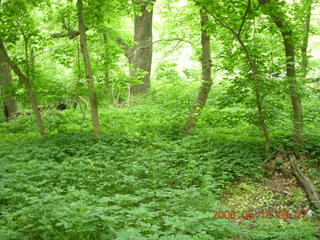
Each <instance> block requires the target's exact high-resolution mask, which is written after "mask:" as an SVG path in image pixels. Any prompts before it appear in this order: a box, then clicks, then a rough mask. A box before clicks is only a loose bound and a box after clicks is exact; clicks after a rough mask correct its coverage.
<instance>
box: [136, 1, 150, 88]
mask: <svg viewBox="0 0 320 240" xmlns="http://www.w3.org/2000/svg"><path fill="white" fill-rule="evenodd" d="M153 2H155V0H151V1H146V2H145V1H141V0H140V1H138V2H137V3H136V4H139V5H140V4H142V6H141V14H136V15H135V17H134V42H135V44H136V46H135V47H134V56H133V69H134V75H135V76H136V75H140V74H139V72H141V71H143V72H144V73H145V74H143V77H140V78H139V80H141V81H142V82H143V84H137V85H133V86H131V93H132V94H141V93H146V92H148V90H149V88H150V74H151V64H152V18H153V7H151V9H148V6H149V5H150V4H153Z"/></svg>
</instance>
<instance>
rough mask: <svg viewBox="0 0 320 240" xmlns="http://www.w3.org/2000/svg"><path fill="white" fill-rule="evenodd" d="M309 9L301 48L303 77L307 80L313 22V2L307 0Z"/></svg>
mask: <svg viewBox="0 0 320 240" xmlns="http://www.w3.org/2000/svg"><path fill="white" fill-rule="evenodd" d="M306 4H307V6H306V7H307V9H306V16H305V20H304V21H305V22H304V28H303V31H304V36H303V42H302V47H301V58H302V59H301V77H302V78H305V77H306V76H307V71H308V52H307V51H308V43H309V33H310V20H311V9H312V1H311V0H306Z"/></svg>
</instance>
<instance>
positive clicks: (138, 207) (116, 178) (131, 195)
mask: <svg viewBox="0 0 320 240" xmlns="http://www.w3.org/2000/svg"><path fill="white" fill-rule="evenodd" d="M191 97H193V96H190V97H189V98H186V99H184V98H181V99H180V100H179V101H180V104H181V105H183V107H181V106H180V107H181V109H184V110H181V111H180V112H179V111H177V110H176V108H175V104H176V103H177V102H176V101H175V100H174V96H172V99H171V97H170V96H167V99H166V101H163V97H161V96H160V97H157V96H152V97H150V98H151V100H150V101H149V102H146V103H144V104H142V105H138V104H137V105H134V106H131V107H124V108H114V107H112V106H105V107H104V108H102V110H101V123H102V126H103V128H104V132H105V134H104V136H103V137H102V138H100V139H95V138H94V137H92V136H91V132H90V127H89V126H90V119H89V117H88V115H85V116H83V115H82V114H81V112H78V111H73V110H67V111H65V112H52V113H47V114H45V122H46V126H47V129H49V131H50V138H49V140H47V141H43V140H42V139H39V137H38V136H37V135H36V129H35V128H34V126H33V124H32V117H21V118H20V119H18V120H16V121H14V122H12V123H5V124H4V123H3V124H2V125H1V126H0V132H1V134H2V137H1V139H0V142H1V145H2V148H1V150H0V179H1V181H0V207H1V211H0V239H6V240H7V239H8V240H9V239H19V240H22V239H57V240H60V239H70V240H71V239H80V240H81V239H119V240H125V239H128V240H129V239H141V240H143V239H168V240H169V239H170V240H173V239H176V240H178V239H179V240H187V239H199V240H200V239H201V240H204V239H208V240H209V239H316V237H315V231H316V228H315V223H314V222H312V221H305V220H296V221H292V222H290V223H288V224H281V223H279V222H277V221H276V220H275V221H259V222H256V223H255V224H254V226H252V224H251V225H250V224H238V223H236V222H230V221H229V220H226V219H219V220H213V219H211V217H212V211H214V210H225V208H226V207H225V206H223V205H222V204H221V202H220V200H221V198H222V196H223V194H224V193H225V190H226V189H227V188H228V187H229V186H230V185H231V184H235V183H237V182H239V181H240V180H245V181H254V182H258V181H260V179H261V177H262V174H263V172H262V170H261V168H260V164H261V163H262V161H263V160H264V157H265V153H264V151H263V138H262V136H261V133H260V131H259V129H258V128H257V127H255V126H252V125H250V124H248V123H246V122H245V121H243V119H242V118H241V117H235V118H232V114H234V110H232V111H231V113H230V114H229V113H228V112H226V111H225V110H224V112H223V114H221V115H219V114H216V118H219V116H220V117H221V118H223V119H224V120H223V124H222V125H221V126H215V127H212V124H216V123H217V122H219V121H217V119H215V120H210V119H211V118H210V116H209V115H210V111H209V112H207V113H206V112H205V113H204V116H203V118H202V120H200V122H199V127H198V128H197V129H196V130H195V131H193V132H192V133H191V134H189V135H186V134H185V133H184V132H183V131H182V129H183V125H184V122H185V119H186V115H187V113H188V107H189V106H190V103H191V101H190V99H191ZM188 99H189V100H188ZM164 102H166V104H164ZM239 111H240V110H239ZM241 111H242V110H241ZM208 114H209V115H208ZM228 114H229V115H228ZM226 116H229V117H231V118H232V119H231V120H228V117H226ZM206 119H209V120H210V121H209V120H206ZM226 122H229V123H230V124H229V125H228V124H225V123H226ZM226 125H228V126H226ZM286 134H287V132H286V133H285V134H282V135H279V136H280V137H279V138H278V139H277V138H275V140H274V141H276V142H277V141H282V140H283V139H287V137H288V136H287V135H288V134H287V135H286ZM309 142H310V144H309V145H308V146H309V148H310V152H312V154H314V156H319V152H318V147H317V144H318V143H317V141H316V140H315V139H314V138H312V136H310V138H309ZM313 159H314V160H313V161H314V164H318V161H319V157H314V158H313ZM314 174H316V173H314Z"/></svg>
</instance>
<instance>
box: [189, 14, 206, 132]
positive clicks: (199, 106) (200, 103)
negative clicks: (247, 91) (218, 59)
mask: <svg viewBox="0 0 320 240" xmlns="http://www.w3.org/2000/svg"><path fill="white" fill-rule="evenodd" d="M200 17H201V46H202V54H201V66H202V84H201V88H200V91H199V93H198V97H197V99H196V102H195V104H194V106H193V108H192V109H191V112H190V115H189V118H188V120H187V124H186V126H185V130H186V131H187V132H189V131H190V130H191V129H193V128H194V127H195V126H196V122H197V117H198V115H200V114H201V112H202V110H203V108H204V107H205V105H206V102H207V100H208V95H209V93H210V89H211V86H212V78H211V65H212V61H211V53H210V51H211V50H210V35H209V34H208V33H207V30H206V27H207V24H208V16H207V15H206V13H205V12H204V10H203V9H201V10H200Z"/></svg>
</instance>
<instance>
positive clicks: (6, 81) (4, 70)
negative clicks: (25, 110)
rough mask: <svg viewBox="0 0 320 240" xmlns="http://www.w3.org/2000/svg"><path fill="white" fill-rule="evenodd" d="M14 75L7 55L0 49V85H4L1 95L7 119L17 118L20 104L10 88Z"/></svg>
mask: <svg viewBox="0 0 320 240" xmlns="http://www.w3.org/2000/svg"><path fill="white" fill-rule="evenodd" d="M11 82H12V75H11V72H10V68H9V66H8V63H7V62H6V61H5V56H4V54H3V52H2V51H0V86H2V87H3V89H0V90H1V92H0V93H1V96H2V98H3V99H4V100H3V107H4V113H5V117H6V120H7V121H10V120H12V119H14V118H15V113H16V112H17V111H18V106H17V103H16V100H15V99H14V97H12V96H11V93H10V91H8V89H10V88H11Z"/></svg>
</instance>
